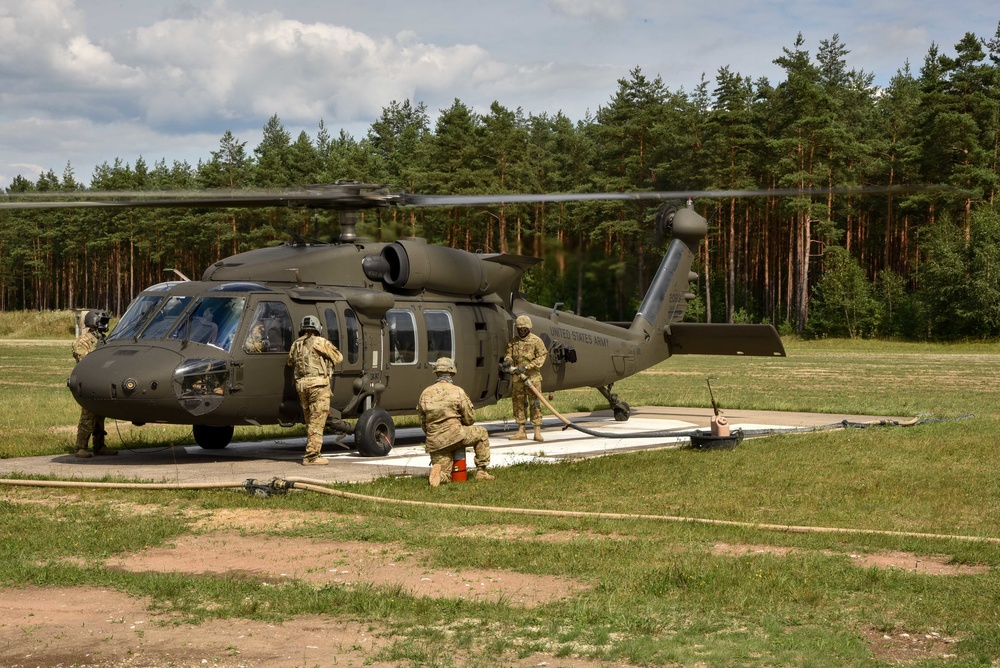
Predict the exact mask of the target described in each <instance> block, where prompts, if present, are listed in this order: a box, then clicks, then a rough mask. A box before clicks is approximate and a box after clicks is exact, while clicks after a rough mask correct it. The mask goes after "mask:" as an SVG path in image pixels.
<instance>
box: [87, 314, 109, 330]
mask: <svg viewBox="0 0 1000 668" xmlns="http://www.w3.org/2000/svg"><path fill="white" fill-rule="evenodd" d="M109 320H111V315H110V314H109V313H108V312H107V311H101V310H95V311H87V315H85V316H83V324H84V326H85V327H87V328H88V329H96V330H97V331H98V332H102V333H103V332H106V331H108V321H109Z"/></svg>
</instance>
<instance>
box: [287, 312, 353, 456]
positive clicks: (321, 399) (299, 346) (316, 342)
mask: <svg viewBox="0 0 1000 668" xmlns="http://www.w3.org/2000/svg"><path fill="white" fill-rule="evenodd" d="M322 331H323V330H322V328H321V327H320V324H319V318H317V317H316V316H314V315H307V316H306V317H304V318H302V326H301V327H299V338H297V339H296V340H295V343H293V344H292V349H291V350H289V351H288V366H290V367H292V369H293V370H294V375H295V390H296V392H298V393H299V402H300V403H301V404H302V413H303V414H304V415H305V420H306V433H307V435H308V438H307V440H306V456H305V458H304V459H303V460H302V464H303V465H304V466H323V465H325V464H328V463H329V462H327V461H326V460H325V459H323V458H322V457H321V456H320V451H321V450H322V448H323V427H324V425H325V424H326V418H327V415H328V414H329V413H330V398H331V397H332V396H333V392H332V391H331V390H330V376H331V375H332V374H333V367H334V366H335V365H337V364H340V363H341V362H342V361H343V360H344V356H343V355H341V354H340V351H339V350H337V347H336V346H335V345H333V344H332V343H330V341H328V340H327V339H325V338H323V337H322V336H320V333H322Z"/></svg>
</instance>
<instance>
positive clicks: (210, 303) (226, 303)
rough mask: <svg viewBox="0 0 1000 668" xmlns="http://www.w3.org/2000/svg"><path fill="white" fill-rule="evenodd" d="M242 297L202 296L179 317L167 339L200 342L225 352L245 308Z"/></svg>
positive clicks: (233, 336)
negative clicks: (184, 314) (178, 321)
mask: <svg viewBox="0 0 1000 668" xmlns="http://www.w3.org/2000/svg"><path fill="white" fill-rule="evenodd" d="M246 301H247V300H246V297H206V298H203V299H199V300H198V301H197V302H195V305H194V309H193V310H191V311H189V312H188V314H187V315H186V316H184V317H183V318H181V321H180V323H178V325H177V327H175V328H174V331H173V332H171V334H170V338H171V339H181V340H182V341H190V342H192V343H204V344H207V345H210V346H215V347H216V348H221V349H222V350H225V351H226V352H229V349H230V348H232V345H233V339H234V338H235V336H236V327H237V325H239V324H240V316H242V315H243V309H244V308H246Z"/></svg>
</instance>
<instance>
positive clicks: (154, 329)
mask: <svg viewBox="0 0 1000 668" xmlns="http://www.w3.org/2000/svg"><path fill="white" fill-rule="evenodd" d="M190 303H191V297H178V296H174V297H168V298H167V299H166V301H165V302H164V304H163V307H162V308H161V309H160V310H159V311H157V312H156V315H154V316H153V319H152V320H150V321H149V325H147V326H146V328H145V329H144V330H142V333H141V334H139V338H140V339H162V338H163V337H164V336H166V335H167V332H169V331H170V330H171V328H172V327H173V326H174V325H175V324H176V323H177V318H179V317H180V316H181V314H182V313H184V311H185V309H187V307H188V304H190Z"/></svg>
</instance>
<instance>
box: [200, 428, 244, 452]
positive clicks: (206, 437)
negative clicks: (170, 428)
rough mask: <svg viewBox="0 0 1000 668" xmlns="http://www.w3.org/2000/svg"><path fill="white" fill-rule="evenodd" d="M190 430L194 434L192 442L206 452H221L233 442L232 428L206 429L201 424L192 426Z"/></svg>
mask: <svg viewBox="0 0 1000 668" xmlns="http://www.w3.org/2000/svg"><path fill="white" fill-rule="evenodd" d="M191 430H192V431H193V432H194V440H195V442H196V443H197V444H198V445H200V446H201V447H203V448H205V449H206V450H221V449H222V448H224V447H226V446H227V445H229V442H230V441H232V440H233V431H234V429H233V426H232V425H229V426H227V427H208V426H206V425H203V424H196V425H194V426H193V427H192V428H191Z"/></svg>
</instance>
